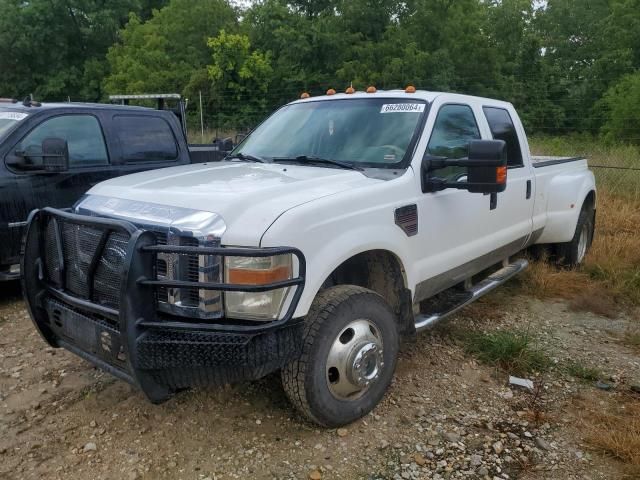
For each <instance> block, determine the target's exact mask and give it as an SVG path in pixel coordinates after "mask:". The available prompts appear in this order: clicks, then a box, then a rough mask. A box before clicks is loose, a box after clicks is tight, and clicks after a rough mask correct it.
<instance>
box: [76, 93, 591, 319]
mask: <svg viewBox="0 0 640 480" xmlns="http://www.w3.org/2000/svg"><path fill="white" fill-rule="evenodd" d="M372 95H373V96H379V97H384V98H390V99H393V98H403V99H406V98H408V97H409V98H419V99H422V100H425V101H427V102H429V106H428V108H429V110H430V112H429V115H428V117H427V120H426V123H425V125H424V127H423V129H422V134H421V136H420V139H419V141H418V142H417V144H416V146H415V149H414V151H413V156H412V161H411V164H410V165H409V167H408V168H406V169H405V170H404V171H398V172H396V173H395V175H394V176H393V177H392V178H391V179H380V178H372V177H371V176H366V175H364V174H362V173H360V172H356V171H348V170H340V169H333V168H321V167H316V166H296V165H283V164H259V163H244V162H243V163H235V162H234V163H231V162H222V163H220V164H216V165H213V164H209V165H207V164H204V165H189V166H184V167H176V168H169V169H165V170H156V171H151V172H145V173H141V174H136V175H131V176H127V177H119V178H114V179H112V180H109V181H107V182H104V183H101V184H99V185H97V186H95V187H94V188H93V189H92V190H91V191H90V192H89V195H101V196H106V197H116V198H120V199H130V200H135V201H142V202H151V203H156V204H162V205H167V206H176V207H186V208H190V209H194V210H201V211H208V212H213V213H216V214H218V215H220V216H221V217H222V218H223V219H224V222H225V224H226V226H227V228H226V231H225V233H224V234H223V236H222V245H225V246H237V247H242V246H246V247H255V246H259V247H279V246H287V247H295V248H298V249H299V250H301V251H302V252H303V253H304V255H305V257H306V261H307V265H306V267H307V275H306V285H305V288H304V292H303V294H302V297H301V299H300V301H299V303H298V306H297V309H296V311H295V314H294V317H302V316H305V315H306V314H307V312H308V311H309V308H310V306H311V303H312V302H313V300H314V298H315V296H316V294H317V292H318V291H319V290H320V288H321V287H322V285H323V283H324V282H325V280H326V279H327V278H328V277H329V275H330V274H331V272H333V271H334V270H335V269H336V268H337V267H338V266H339V265H341V264H342V263H343V262H344V261H345V260H347V259H349V258H351V257H352V256H354V255H356V254H358V253H362V252H366V251H369V250H385V251H388V252H391V253H392V254H393V255H394V256H395V257H396V258H397V259H398V260H399V262H400V264H401V266H402V270H403V275H404V280H405V287H406V288H407V289H409V290H410V291H411V292H412V295H413V296H414V300H415V301H418V300H421V298H419V296H420V295H419V293H420V292H419V291H421V289H422V291H429V289H428V288H427V289H426V290H424V285H425V284H426V283H428V282H429V281H430V280H431V279H434V278H436V277H438V276H443V275H444V276H446V275H447V272H454V271H456V269H458V270H457V271H458V273H459V274H460V275H463V274H464V272H466V271H467V270H464V268H463V269H462V270H460V268H461V267H464V266H465V265H468V264H472V263H473V262H475V261H477V260H478V259H482V258H484V257H486V256H490V255H492V254H495V255H503V258H506V257H508V256H509V255H511V254H513V253H516V252H517V251H519V250H521V249H523V248H525V247H526V246H527V245H528V244H531V243H533V242H536V243H552V242H567V241H569V240H570V239H571V238H572V237H573V233H574V231H575V228H576V222H577V218H578V214H579V212H580V209H581V206H582V204H583V202H584V200H585V198H586V197H587V195H588V194H589V193H590V192H592V191H595V182H594V177H593V174H592V173H591V172H590V171H589V170H588V168H587V163H586V161H585V160H579V161H571V162H567V163H557V164H555V165H548V166H543V167H539V168H536V167H535V165H534V162H533V161H532V158H531V156H530V153H529V146H528V143H527V139H526V135H525V132H524V129H523V127H522V124H521V122H520V119H519V117H518V115H517V113H516V111H515V109H514V108H513V106H512V105H511V104H509V103H506V102H500V101H497V100H491V99H484V98H478V97H469V96H464V95H456V94H447V93H431V92H417V93H414V94H409V93H405V92H404V91H391V92H378V93H375V94H364V93H358V94H352V95H346V94H338V95H333V96H330V97H319V98H310V99H305V100H299V101H298V102H314V101H342V100H345V99H347V98H348V99H352V98H358V97H362V96H372ZM448 104H462V105H468V106H470V107H471V108H472V109H473V112H474V114H475V117H476V120H477V126H478V129H479V131H480V133H481V136H482V139H492V138H493V137H492V134H491V130H490V128H489V124H488V122H487V120H486V118H485V115H484V114H483V107H487V106H490V107H498V108H501V109H504V110H507V111H508V112H509V115H510V116H511V118H512V120H513V123H514V125H515V127H516V129H517V132H518V137H519V141H520V149H521V151H522V157H523V159H522V160H523V165H522V166H519V167H517V168H510V169H509V170H508V180H507V188H506V190H505V191H504V192H501V193H499V194H498V196H497V199H498V200H497V205H496V208H495V209H490V201H491V199H490V196H489V195H482V194H474V193H469V192H468V191H466V190H456V189H446V190H443V191H439V192H434V193H423V192H422V190H421V176H420V169H421V164H422V159H423V157H424V155H425V151H426V149H427V144H428V142H429V138H430V136H431V132H432V129H433V126H434V123H435V121H436V112H438V110H439V109H440V108H441V107H442V106H444V105H448ZM536 161H537V162H538V163H540V162H542V163H544V162H548V161H549V159H543V160H536ZM527 190H530V192H531V196H530V198H527V197H526V193H527ZM411 204H416V205H417V208H418V225H419V227H418V233H417V235H415V236H407V235H406V234H405V232H404V231H403V230H402V229H401V228H399V227H398V226H397V225H396V224H395V223H394V212H395V210H396V209H397V208H399V207H403V206H406V205H411ZM132 221H135V219H132ZM501 259H502V258H498V259H497V260H501ZM460 272H462V273H460ZM451 275H455V274H454V273H451ZM453 280H456V278H454V279H453ZM463 280H464V278H462V277H461V278H460V279H459V281H463Z"/></svg>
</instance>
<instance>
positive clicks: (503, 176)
mask: <svg viewBox="0 0 640 480" xmlns="http://www.w3.org/2000/svg"><path fill="white" fill-rule="evenodd" d="M496 183H498V184H500V185H503V184H505V183H507V167H498V168H496Z"/></svg>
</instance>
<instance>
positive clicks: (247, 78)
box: [207, 30, 273, 127]
mask: <svg viewBox="0 0 640 480" xmlns="http://www.w3.org/2000/svg"><path fill="white" fill-rule="evenodd" d="M207 45H208V46H209V48H210V49H211V51H212V58H213V62H212V64H211V65H209V66H208V67H207V74H208V78H209V80H210V81H211V82H212V85H211V88H210V93H211V96H210V98H211V99H212V104H213V107H214V109H215V111H216V116H217V119H218V120H219V122H221V123H226V122H228V121H229V120H233V121H235V124H236V125H238V126H240V127H250V126H252V125H255V123H256V122H257V121H258V120H259V119H260V117H262V116H264V115H266V114H267V113H268V110H267V106H268V103H267V101H266V98H265V96H266V95H267V93H268V90H269V82H270V80H271V76H272V74H273V69H272V68H271V62H270V58H269V54H264V53H262V52H258V51H251V44H250V42H249V37H247V36H246V35H238V34H229V33H227V32H226V31H225V30H222V31H221V32H220V34H219V35H218V36H217V37H215V38H210V39H209V40H208V41H207ZM229 99H231V100H232V102H229Z"/></svg>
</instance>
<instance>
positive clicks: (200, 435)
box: [0, 291, 640, 480]
mask: <svg viewBox="0 0 640 480" xmlns="http://www.w3.org/2000/svg"><path fill="white" fill-rule="evenodd" d="M629 325H630V319H628V318H625V317H618V318H616V319H609V318H606V317H603V316H599V315H595V314H592V313H582V312H574V311H571V310H570V309H569V307H568V305H567V304H565V303H563V302H545V301H539V300H529V299H526V298H524V297H509V296H508V295H505V294H496V295H495V296H492V297H489V298H488V299H487V300H485V301H484V302H483V303H479V304H477V305H476V306H474V307H472V308H469V309H467V310H466V311H464V312H463V313H462V314H461V315H459V316H458V317H456V318H454V319H453V320H452V321H450V322H448V323H446V324H444V325H442V326H440V327H438V328H436V329H435V330H433V331H431V332H428V333H426V334H423V335H421V336H420V337H419V339H418V342H417V343H416V344H414V345H409V346H407V347H405V348H404V351H403V352H402V355H401V359H400V362H399V366H398V371H397V374H396V377H395V380H394V382H393V384H392V387H391V390H390V392H389V394H388V395H387V396H386V397H385V399H384V401H383V402H382V403H381V404H380V406H379V407H377V408H376V409H375V411H374V412H372V413H371V414H370V415H368V416H367V417H366V418H364V419H363V420H361V421H359V422H356V423H355V424H353V425H351V426H349V427H348V428H347V429H346V430H345V431H340V432H338V431H335V430H323V429H319V428H317V427H315V426H314V425H311V424H309V423H307V422H305V421H304V420H302V419H301V417H299V416H298V415H297V414H296V413H295V411H294V410H293V409H292V408H291V406H290V405H289V404H288V402H287V400H286V398H285V396H284V394H283V392H282V390H281V388H280V385H279V379H278V378H277V377H276V376H271V377H268V378H266V379H263V380H261V381H259V382H255V383H250V384H244V385H237V386H231V387H226V388H221V389H202V390H194V391H188V392H183V393H181V394H179V395H176V396H175V397H174V398H173V399H171V400H170V401H168V402H166V403H164V404H162V405H159V406H154V405H151V404H149V403H148V402H147V401H146V400H145V399H144V397H143V396H142V395H141V394H140V393H139V392H138V391H136V390H134V389H133V388H132V387H130V386H128V385H127V384H125V383H123V382H121V381H119V380H115V379H113V378H112V377H111V376H110V375H108V374H106V373H103V372H101V371H99V370H96V369H94V368H93V367H92V366H91V365H90V364H88V363H86V362H84V361H83V360H81V359H79V358H77V357H75V356H73V355H71V354H69V353H68V352H65V351H63V350H54V349H51V348H47V347H46V345H45V344H44V342H43V341H42V339H41V338H40V337H39V336H38V334H37V333H36V332H35V330H34V328H33V326H32V325H31V323H30V320H29V319H28V315H27V313H26V311H25V309H24V305H23V303H22V302H21V301H20V300H19V297H18V292H17V291H13V292H10V293H9V294H6V295H5V298H4V299H2V300H0V343H1V347H0V433H1V435H0V478H7V479H9V478H10V479H13V478H21V479H22V478H25V479H29V478H51V479H57V478H60V479H63V478H64V479H86V478H95V479H107V478H109V479H110V478H124V479H136V478H143V479H147V478H148V479H152V478H153V479H155V478H160V479H163V478H166V479H174V478H180V479H199V480H203V479H206V478H209V479H214V478H216V479H232V478H247V477H251V478H283V479H285V478H287V479H288V478H299V479H306V478H309V476H310V474H311V473H312V472H317V473H319V474H320V475H321V477H322V478H348V479H355V478H398V479H419V478H425V479H426V478H451V479H454V478H484V477H488V478H494V476H495V477H498V478H502V479H514V478H525V479H542V478H558V479H567V478H575V479H578V478H580V479H582V478H593V479H596V478H620V477H621V475H623V474H625V472H626V471H625V470H624V468H623V465H622V462H620V461H619V460H616V459H615V458H612V457H611V456H610V455H607V454H606V453H602V454H600V453H599V452H600V451H601V450H600V449H599V448H598V447H597V446H596V445H593V444H592V443H589V442H588V441H587V434H586V433H584V432H582V431H581V430H580V429H577V428H576V426H575V418H576V416H575V415H576V411H577V407H576V403H575V398H576V395H581V394H583V393H584V392H596V393H598V394H602V395H610V394H611V393H610V392H600V391H599V390H596V389H595V387H594V386H593V385H592V384H591V383H585V382H584V380H580V379H577V378H574V377H572V376H571V375H569V374H567V373H566V371H565V370H563V369H562V368H561V366H562V365H563V364H564V363H565V362H566V361H568V360H569V359H572V360H573V361H580V362H583V363H584V364H586V365H593V366H597V367H598V368H599V369H600V370H602V371H603V372H604V374H605V375H606V377H607V379H608V381H609V382H610V383H611V384H612V385H613V388H614V390H613V391H614V392H615V391H617V390H618V389H622V388H627V387H626V386H628V385H630V384H631V383H633V382H638V381H639V380H640V358H639V356H638V352H637V351H636V350H634V349H632V348H631V347H627V346H624V345H623V344H622V343H621V342H620V340H619V338H618V337H617V335H623V334H624V333H625V332H626V331H628V328H629ZM459 329H466V330H469V331H484V330H487V331H499V330H509V329H517V330H523V329H526V330H527V331H528V332H530V333H531V334H532V335H535V338H536V341H537V342H538V344H539V345H540V347H541V348H543V349H544V350H545V352H547V355H548V356H549V358H550V360H551V361H552V362H553V364H554V365H556V367H552V369H551V371H550V372H548V373H546V374H545V377H544V378H542V379H541V380H543V382H542V383H541V385H543V387H542V390H541V392H540V398H538V399H537V400H535V402H536V403H535V404H534V403H532V396H531V394H530V393H527V392H525V391H522V390H519V389H515V388H514V389H510V388H509V387H508V386H507V384H506V376H505V372H502V371H501V370H498V369H496V368H495V367H492V366H489V365H484V364H482V363H478V361H476V360H475V359H474V358H473V357H472V356H470V355H468V354H466V353H465V352H464V349H463V347H462V345H459V343H458V341H457V340H456V335H454V334H453V333H452V332H454V331H456V330H459ZM614 394H615V393H614ZM614 394H612V395H614ZM536 410H539V412H538V413H539V414H536ZM576 432H577V433H576ZM314 475H315V474H314Z"/></svg>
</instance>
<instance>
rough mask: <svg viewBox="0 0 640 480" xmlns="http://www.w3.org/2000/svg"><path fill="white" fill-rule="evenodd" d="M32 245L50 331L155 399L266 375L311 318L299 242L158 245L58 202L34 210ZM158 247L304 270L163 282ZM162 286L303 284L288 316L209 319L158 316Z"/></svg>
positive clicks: (295, 348) (30, 294)
mask: <svg viewBox="0 0 640 480" xmlns="http://www.w3.org/2000/svg"><path fill="white" fill-rule="evenodd" d="M23 248H24V255H23V258H22V265H21V266H22V272H23V276H22V283H23V291H24V295H25V300H26V302H27V307H28V309H29V313H30V315H31V318H32V320H33V322H34V324H35V326H36V328H37V329H38V331H39V332H40V334H41V335H42V336H43V338H44V339H45V340H46V341H47V342H48V343H49V344H50V345H51V346H53V347H62V348H65V349H67V350H70V351H71V352H73V353H75V354H77V355H78V356H80V357H82V358H84V359H86V360H88V361H90V362H92V363H93V364H95V365H97V366H98V367H100V368H102V369H104V370H106V371H108V372H110V373H112V374H113V375H115V376H116V377H119V378H121V379H123V380H126V381H127V382H129V383H131V384H133V385H136V386H137V387H139V388H140V389H141V390H142V391H143V392H144V393H145V394H146V395H147V397H148V398H149V400H151V401H152V402H154V403H158V402H161V401H164V400H166V399H167V398H169V397H170V396H171V394H172V392H174V391H175V390H178V389H181V388H187V387H191V386H199V385H220V384H225V383H231V382H238V381H244V380H253V379H257V378H260V377H262V376H264V375H266V374H268V373H270V372H272V371H275V370H277V369H278V368H281V367H282V366H284V365H285V364H286V363H287V362H289V361H290V360H292V359H293V358H295V357H296V356H298V355H299V354H300V349H301V345H302V321H301V319H293V318H292V317H293V313H294V311H295V308H296V306H297V304H298V301H299V299H300V296H301V294H302V290H303V288H304V280H305V259H304V256H303V254H302V252H300V251H299V250H297V249H294V248H284V247H283V248H253V249H245V248H242V249H237V248H224V247H187V246H167V245H157V244H156V237H155V234H154V233H153V232H150V231H146V230H142V229H139V228H137V227H136V226H134V225H133V224H131V223H129V222H126V221H121V220H113V219H106V218H99V217H90V216H83V215H75V214H72V213H69V212H67V211H61V210H55V209H52V208H45V209H42V210H36V211H34V212H32V214H31V215H30V217H29V222H28V227H27V233H26V235H25V239H24V245H23ZM158 253H174V254H197V255H217V256H220V257H225V256H230V255H233V256H249V257H266V256H271V255H278V254H293V255H295V256H296V258H297V259H298V270H299V273H298V276H297V277H296V278H293V279H290V280H285V281H280V282H274V283H270V284H265V285H235V284H227V283H202V282H189V281H178V280H159V279H157V278H156V256H157V254H158ZM160 287H165V288H187V287H189V288H198V289H204V290H218V291H224V292H264V291H270V290H276V289H279V288H286V287H292V288H294V289H295V291H294V292H293V295H292V299H291V301H290V302H289V306H288V309H287V311H286V313H285V315H284V317H283V318H282V319H280V320H275V321H271V322H260V323H258V322H250V321H242V320H227V319H217V320H215V323H214V322H213V321H212V322H207V323H204V322H203V321H201V320H194V321H193V322H191V321H189V319H182V318H180V317H168V316H163V315H162V314H158V309H157V301H156V289H158V288H160Z"/></svg>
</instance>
